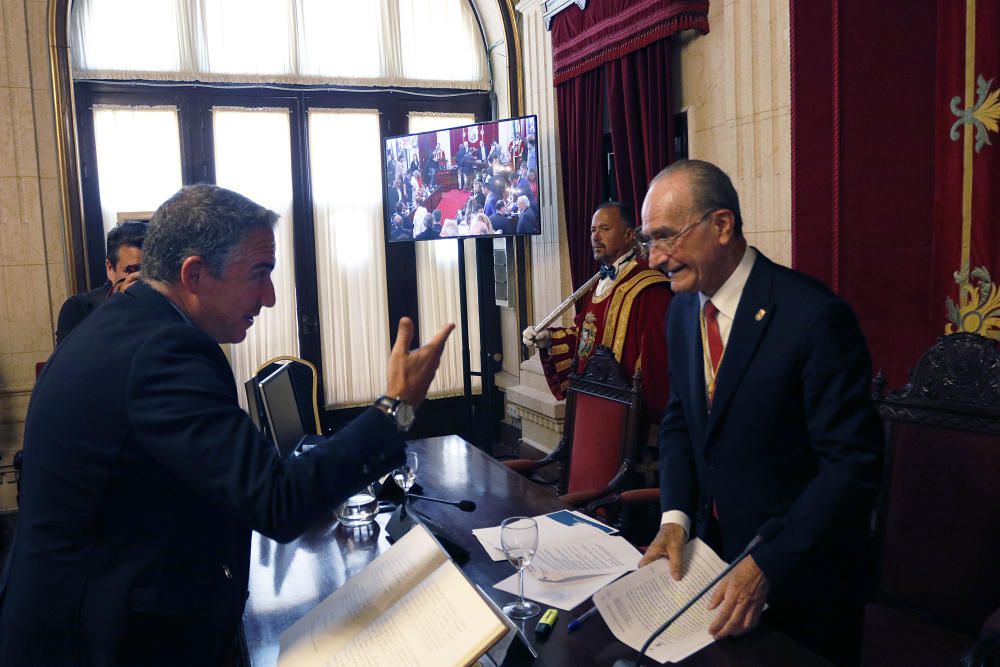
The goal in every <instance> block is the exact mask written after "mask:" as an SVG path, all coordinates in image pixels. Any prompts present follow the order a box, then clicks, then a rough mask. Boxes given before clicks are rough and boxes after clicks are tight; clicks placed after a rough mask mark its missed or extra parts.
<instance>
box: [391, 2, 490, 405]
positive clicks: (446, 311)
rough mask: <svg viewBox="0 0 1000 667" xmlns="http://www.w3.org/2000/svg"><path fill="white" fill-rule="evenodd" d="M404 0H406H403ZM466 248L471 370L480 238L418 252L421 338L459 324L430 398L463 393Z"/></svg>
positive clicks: (461, 118) (428, 116)
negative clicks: (461, 253)
mask: <svg viewBox="0 0 1000 667" xmlns="http://www.w3.org/2000/svg"><path fill="white" fill-rule="evenodd" d="M401 1H402V0H401ZM474 122H476V118H475V116H473V115H472V114H442V113H411V114H410V118H409V123H410V124H409V131H410V132H411V133H413V132H429V131H431V130H437V129H440V128H445V127H455V126H457V125H468V124H470V123H474ZM459 243H464V244H465V276H466V295H467V302H468V311H469V360H470V366H471V370H475V371H478V370H479V367H480V363H479V350H480V344H479V296H478V292H477V289H476V242H475V240H466V241H458V240H454V241H453V240H441V241H422V242H418V243H417V244H416V249H417V312H418V313H419V317H420V340H421V341H427V340H430V338H431V337H432V336H433V335H434V334H435V333H436V332H437V330H438V329H440V328H441V326H442V325H444V324H447V323H448V322H454V323H455V324H456V325H458V326H457V328H456V329H455V332H454V333H453V334H452V335H451V338H450V339H449V342H448V345H447V346H446V347H445V350H444V355H442V357H441V366H440V367H439V368H438V372H437V375H436V376H434V382H432V383H431V386H430V389H429V390H428V392H427V395H428V396H432V397H439V396H456V395H458V394H461V393H463V391H464V388H463V382H462V380H463V373H462V347H463V345H462V335H461V334H462V331H461V321H462V319H461V318H462V311H461V304H460V301H459V275H458V244H459ZM472 386H473V389H475V390H478V389H479V388H480V386H481V382H480V378H478V377H473V378H472Z"/></svg>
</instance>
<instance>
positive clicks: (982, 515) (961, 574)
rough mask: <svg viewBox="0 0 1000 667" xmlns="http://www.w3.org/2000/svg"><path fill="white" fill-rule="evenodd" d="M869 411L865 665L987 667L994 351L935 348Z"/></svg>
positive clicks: (992, 587) (991, 622)
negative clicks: (872, 452)
mask: <svg viewBox="0 0 1000 667" xmlns="http://www.w3.org/2000/svg"><path fill="white" fill-rule="evenodd" d="M877 404H878V407H879V413H880V414H881V416H882V419H883V423H884V425H885V429H886V443H887V452H886V469H885V480H884V484H883V490H882V498H881V501H880V503H879V509H878V515H877V520H876V533H877V537H878V544H879V572H878V577H877V591H876V596H875V600H874V601H873V602H872V603H870V604H868V605H867V607H866V610H865V635H864V648H863V664H864V665H911V666H919V665H948V664H951V665H958V664H965V665H988V664H992V663H990V662H989V660H990V658H991V655H992V657H993V659H995V660H996V659H998V658H1000V656H997V653H996V651H997V647H998V645H1000V350H998V348H997V343H996V341H993V340H991V339H988V338H984V337H981V336H978V335H975V334H964V333H960V334H953V335H950V336H944V337H942V338H940V339H938V341H937V343H935V345H934V346H933V347H931V349H930V350H928V351H927V352H926V353H925V354H924V356H923V357H922V358H921V359H920V362H919V363H918V365H917V368H916V370H915V371H914V372H913V374H912V379H911V382H910V384H909V385H908V386H907V387H906V388H905V389H904V390H902V391H901V392H897V393H894V394H892V395H890V396H889V397H888V398H881V399H879V400H877ZM977 637H979V639H978V641H977ZM960 661H961V662H960Z"/></svg>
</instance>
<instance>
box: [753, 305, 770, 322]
mask: <svg viewBox="0 0 1000 667" xmlns="http://www.w3.org/2000/svg"><path fill="white" fill-rule="evenodd" d="M765 315H767V311H766V310H764V309H763V308H761V309H760V310H758V311H757V314H756V315H754V316H753V318H754V319H755V320H757V321H758V322H760V321H761V320H762V319H764V316H765Z"/></svg>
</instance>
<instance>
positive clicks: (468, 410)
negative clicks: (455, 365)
mask: <svg viewBox="0 0 1000 667" xmlns="http://www.w3.org/2000/svg"><path fill="white" fill-rule="evenodd" d="M455 243H457V244H458V303H459V309H460V312H461V318H462V321H461V323H460V326H461V330H462V392H463V394H464V396H465V418H466V420H467V422H466V427H465V428H466V433H467V434H468V437H467V438H466V439H467V440H468V441H469V442H471V443H473V444H477V445H478V444H480V443H478V442H476V420H475V410H474V409H473V405H472V364H471V353H470V351H469V295H468V294H467V293H466V288H465V242H464V241H462V240H461V239H458V240H456V241H455Z"/></svg>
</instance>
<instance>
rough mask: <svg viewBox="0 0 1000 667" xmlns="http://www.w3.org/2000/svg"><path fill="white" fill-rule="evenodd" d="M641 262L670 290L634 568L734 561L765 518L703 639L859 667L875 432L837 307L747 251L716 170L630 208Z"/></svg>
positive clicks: (681, 170) (682, 169)
mask: <svg viewBox="0 0 1000 667" xmlns="http://www.w3.org/2000/svg"><path fill="white" fill-rule="evenodd" d="M642 238H643V244H644V245H645V246H646V247H647V248H648V249H649V263H650V266H651V267H653V268H654V269H658V270H660V271H662V272H663V273H664V274H665V275H666V276H667V278H669V279H670V284H671V286H672V287H673V290H674V292H675V294H676V296H675V297H674V301H673V303H672V305H671V308H670V315H669V319H668V323H667V340H668V344H669V348H670V360H669V362H670V380H671V389H672V391H671V397H670V402H669V403H668V405H667V409H666V414H665V416H664V418H663V422H662V424H661V427H660V495H661V507H662V510H663V511H664V514H663V519H662V525H661V528H660V532H659V534H658V535H657V537H656V539H655V540H654V541H653V543H652V544H651V545H650V548H649V550H648V551H647V553H646V556H645V557H644V559H643V562H642V564H643V565H645V564H648V563H649V562H651V561H653V560H655V559H657V558H660V557H666V558H668V559H669V567H670V572H671V574H672V575H673V577H674V578H675V579H680V578H682V575H684V574H685V570H684V563H683V547H684V544H685V543H686V542H687V540H688V539H689V538H693V537H699V538H701V539H702V540H704V541H705V542H707V543H708V544H709V545H710V546H711V547H712V548H714V549H715V550H716V551H717V552H718V553H719V554H720V556H722V558H723V559H725V560H732V559H733V558H735V557H736V556H737V554H739V553H740V551H741V550H742V549H743V547H744V546H745V545H746V544H747V543H748V542H749V541H750V540H751V538H753V537H754V535H755V534H756V533H757V530H758V529H759V528H760V527H761V525H762V524H764V523H765V522H766V521H768V520H769V519H771V518H778V519H780V520H782V521H783V522H784V529H783V531H782V532H781V533H780V534H778V535H777V537H775V538H774V539H773V540H772V541H771V542H769V543H767V544H764V545H763V546H761V547H760V548H759V549H757V551H755V552H754V553H753V555H751V556H750V557H748V558H747V559H746V560H744V561H743V562H742V563H740V565H738V566H737V567H736V569H735V570H733V572H732V573H731V574H730V575H729V576H728V578H726V579H724V580H723V581H722V583H720V585H719V586H718V587H717V588H716V590H715V592H714V593H713V596H712V599H711V603H710V606H711V608H713V609H714V610H715V618H714V620H713V622H712V625H711V627H710V628H709V631H710V632H711V633H712V634H713V635H715V636H716V637H725V636H727V635H737V634H741V633H744V632H747V631H749V630H751V629H752V628H753V627H754V626H756V625H757V623H758V621H759V620H760V619H761V612H762V611H763V608H764V605H765V603H766V604H767V605H769V609H768V611H767V612H765V613H764V614H763V619H764V622H765V623H769V624H771V625H774V626H777V627H778V628H780V629H781V630H782V631H784V632H786V633H787V634H789V635H791V636H792V637H793V638H795V639H797V640H799V641H801V642H802V643H803V644H805V645H807V646H809V647H810V648H812V649H813V650H815V651H817V652H819V653H822V654H824V655H826V656H827V657H829V658H831V659H833V660H834V661H835V662H836V663H837V664H857V659H858V655H859V652H860V637H861V623H862V609H863V602H864V599H865V596H866V592H867V586H868V564H869V545H868V541H869V540H868V538H869V534H868V526H869V519H870V516H871V511H872V507H873V500H874V496H875V489H876V487H877V485H878V481H879V475H880V472H879V470H880V452H881V440H882V433H881V427H880V424H879V420H878V417H877V415H876V414H875V411H874V409H873V407H872V403H871V400H870V398H869V393H868V391H869V389H868V388H869V384H870V380H871V360H870V358H869V355H868V349H867V347H866V345H865V340H864V337H863V336H862V334H861V330H860V327H859V326H858V321H857V318H856V317H855V315H854V312H853V311H852V310H851V307H850V306H848V305H847V303H846V302H844V301H843V300H842V299H840V298H838V297H837V296H836V295H835V294H833V293H832V292H831V291H830V290H829V289H828V288H827V287H825V286H824V285H822V284H821V283H819V282H818V281H816V280H813V279H811V278H809V277H807V276H804V275H803V274H800V273H798V272H796V271H792V270H790V269H787V268H785V267H782V266H778V265H776V264H774V263H773V262H771V261H770V260H768V259H767V258H766V257H765V256H764V255H763V254H762V253H760V252H758V251H757V250H755V249H754V248H752V247H749V246H748V245H747V242H746V239H745V238H744V237H743V231H742V219H741V216H740V205H739V198H738V196H737V194H736V191H735V189H734V188H733V185H732V182H731V181H730V180H729V177H728V176H726V174H725V173H723V172H722V171H721V170H720V169H719V168H718V167H716V166H715V165H712V164H709V163H707V162H700V161H696V160H691V161H682V162H678V163H674V164H672V165H670V167H668V168H667V169H665V170H664V171H662V172H661V173H660V174H659V175H657V177H656V178H655V179H653V182H652V184H651V185H650V187H649V192H648V193H647V195H646V200H645V202H644V204H643V208H642Z"/></svg>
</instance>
